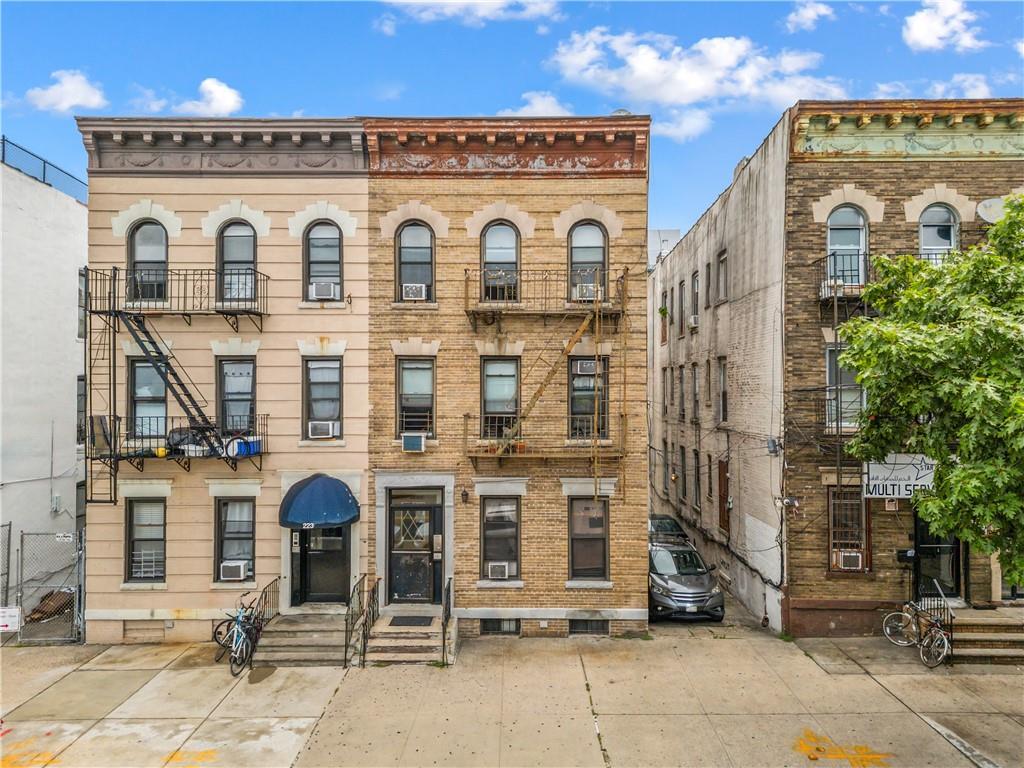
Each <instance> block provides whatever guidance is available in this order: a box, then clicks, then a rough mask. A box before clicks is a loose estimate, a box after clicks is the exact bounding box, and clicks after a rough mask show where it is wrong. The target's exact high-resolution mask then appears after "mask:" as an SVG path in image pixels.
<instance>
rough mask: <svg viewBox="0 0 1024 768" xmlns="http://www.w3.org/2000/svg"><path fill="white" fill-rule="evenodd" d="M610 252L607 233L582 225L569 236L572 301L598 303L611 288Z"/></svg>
mask: <svg viewBox="0 0 1024 768" xmlns="http://www.w3.org/2000/svg"><path fill="white" fill-rule="evenodd" d="M607 249H608V244H607V240H606V238H605V233H604V230H603V229H601V227H599V226H598V225H597V224H594V223H593V222H582V223H580V224H577V225H576V226H574V227H573V228H572V231H571V232H570V233H569V300H570V301H595V300H599V299H601V298H602V294H603V291H604V289H605V288H606V287H607V277H608V276H607V273H606V262H607V257H608V254H607Z"/></svg>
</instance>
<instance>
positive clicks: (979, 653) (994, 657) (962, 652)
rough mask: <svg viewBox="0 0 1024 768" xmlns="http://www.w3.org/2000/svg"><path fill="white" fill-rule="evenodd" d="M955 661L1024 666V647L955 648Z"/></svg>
mask: <svg viewBox="0 0 1024 768" xmlns="http://www.w3.org/2000/svg"><path fill="white" fill-rule="evenodd" d="M953 662H954V663H956V662H959V663H961V664H1015V665H1017V666H1024V648H960V647H957V646H955V647H954V648H953Z"/></svg>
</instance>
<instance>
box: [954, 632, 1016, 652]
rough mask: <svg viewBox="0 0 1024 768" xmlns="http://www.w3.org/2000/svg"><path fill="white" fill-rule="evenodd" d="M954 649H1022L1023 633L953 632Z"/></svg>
mask: <svg viewBox="0 0 1024 768" xmlns="http://www.w3.org/2000/svg"><path fill="white" fill-rule="evenodd" d="M953 645H954V646H955V647H956V648H1024V632H963V633H961V632H957V631H955V629H954V632H953Z"/></svg>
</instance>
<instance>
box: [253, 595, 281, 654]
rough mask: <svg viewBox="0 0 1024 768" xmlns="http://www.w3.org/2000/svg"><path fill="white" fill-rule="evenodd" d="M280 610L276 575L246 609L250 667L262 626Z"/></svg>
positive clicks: (261, 634) (261, 632)
mask: <svg viewBox="0 0 1024 768" xmlns="http://www.w3.org/2000/svg"><path fill="white" fill-rule="evenodd" d="M280 612H281V578H280V577H276V578H274V579H271V580H270V582H269V583H268V584H267V585H266V586H265V587H263V589H261V590H260V594H259V596H258V597H257V598H256V599H255V600H254V601H253V603H252V605H251V606H250V607H249V609H248V611H247V616H248V619H249V621H250V622H251V623H252V635H251V637H250V639H251V640H252V650H251V651H250V652H249V667H250V668H251V667H252V661H253V658H254V657H255V656H256V648H257V646H259V643H260V638H261V637H262V636H263V628H264V627H266V626H267V624H269V623H270V622H271V620H272V619H273V618H274V617H275V616H277V615H278V614H279V613H280Z"/></svg>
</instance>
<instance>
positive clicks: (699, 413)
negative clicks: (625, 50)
mask: <svg viewBox="0 0 1024 768" xmlns="http://www.w3.org/2000/svg"><path fill="white" fill-rule="evenodd" d="M1022 140H1024V101H1022V100H1019V99H1007V100H984V101H934V102H929V101H921V102H907V101H872V102H800V103H798V104H797V105H796V106H794V107H793V108H792V109H790V110H788V111H787V112H786V113H785V114H784V115H783V116H782V119H781V120H780V121H779V123H778V124H777V125H776V127H775V128H774V129H773V131H772V132H771V133H770V134H769V135H768V137H767V138H766V139H765V140H764V142H763V143H762V145H761V146H760V147H759V148H758V149H757V151H756V152H755V153H754V154H753V156H751V157H750V158H745V159H744V160H743V161H741V163H740V164H739V165H738V166H737V169H736V173H735V175H734V180H733V183H732V184H731V185H730V187H729V188H728V189H727V190H726V191H725V192H724V193H723V194H722V195H720V196H719V198H718V200H716V202H715V203H714V204H713V205H712V206H711V208H709V209H708V211H707V212H706V213H705V214H704V215H703V216H702V217H701V218H700V220H699V221H698V222H697V223H696V224H695V225H694V226H693V228H692V229H691V230H690V231H689V232H688V233H687V234H686V235H685V236H684V237H683V239H682V240H681V241H680V242H679V243H678V244H677V245H676V246H675V248H674V249H673V250H672V251H671V253H669V254H667V255H666V256H664V257H663V258H661V259H659V261H658V264H657V265H656V266H655V267H654V268H653V270H652V273H651V279H650V283H649V286H648V292H649V300H650V302H651V306H652V312H651V314H650V318H651V320H650V325H651V327H650V332H651V333H652V335H653V336H654V338H655V339H657V341H654V340H652V343H651V351H650V363H649V367H650V381H651V392H652V424H653V425H654V426H653V429H652V436H651V450H652V455H653V456H656V457H657V461H652V475H651V486H652V489H653V490H652V496H653V497H654V509H655V511H673V512H676V513H678V514H679V516H680V517H681V518H682V520H683V522H684V524H685V525H686V526H687V527H688V528H689V529H690V530H691V533H693V534H694V539H695V541H696V543H697V546H698V547H699V548H700V549H701V550H702V551H703V552H704V554H705V555H706V556H707V557H708V559H709V560H711V561H712V562H717V563H719V564H720V565H721V568H722V571H721V573H722V577H723V580H724V581H726V582H727V583H728V584H729V586H730V589H731V590H732V592H733V593H734V594H735V595H737V596H738V597H739V598H740V599H741V600H742V601H743V602H744V603H745V604H746V605H747V606H748V607H749V608H750V609H751V610H753V611H755V612H756V613H759V614H763V615H764V616H765V617H766V619H767V621H768V622H769V623H770V624H771V625H772V626H774V627H775V628H777V629H785V630H786V631H789V632H791V633H793V634H796V635H813V634H851V633H854V634H856V633H863V632H871V631H877V628H878V625H879V619H880V615H881V613H880V612H881V611H883V610H885V609H887V608H888V607H889V606H891V605H893V604H895V603H897V602H898V601H900V600H903V599H906V597H908V596H909V595H911V594H914V593H916V594H925V593H928V592H929V590H934V583H935V582H936V581H937V582H938V584H939V585H940V587H941V589H942V590H943V592H944V593H945V594H946V595H947V597H951V598H955V599H962V600H964V601H966V602H968V603H971V602H973V603H977V602H987V601H990V600H996V601H998V600H1000V599H1001V598H1002V597H1003V593H1004V589H1003V585H1002V584H1001V579H1000V577H999V573H998V564H997V563H995V562H994V560H993V559H991V558H989V557H987V556H981V555H978V554H977V553H971V552H970V551H968V548H967V547H966V546H963V545H961V544H960V542H958V541H956V540H953V539H940V538H938V537H936V536H934V535H932V534H930V532H929V531H928V530H927V528H926V526H925V525H924V524H922V523H920V522H919V521H918V520H917V518H916V516H915V514H914V510H913V507H912V505H911V503H910V500H909V498H906V497H907V496H909V493H907V488H905V487H900V486H903V485H905V484H906V483H910V484H912V483H913V482H915V481H916V480H921V482H926V481H927V473H928V467H927V462H925V461H923V457H912V456H904V455H897V456H894V457H890V458H891V461H890V462H888V463H885V464H882V465H876V466H875V467H874V468H873V470H872V471H871V472H868V468H866V467H863V466H861V465H858V464H857V463H855V462H852V461H851V460H850V458H849V457H848V456H847V455H845V453H844V451H843V445H844V444H845V442H846V439H847V438H848V437H849V436H850V435H851V434H852V433H853V431H854V430H855V428H856V426H855V425H856V421H857V415H858V413H859V411H860V407H861V403H862V398H863V394H862V392H861V391H860V389H859V388H858V387H857V385H856V383H855V382H854V380H853V372H850V371H844V370H842V369H841V368H839V367H838V365H837V363H836V362H835V360H836V356H837V355H838V353H839V352H840V351H841V346H840V345H839V342H838V341H837V334H836V328H837V327H838V326H839V325H840V324H841V323H842V322H843V320H845V319H846V318H848V317H850V316H852V315H853V314H854V313H863V312H870V311H871V310H870V308H869V307H865V306H864V304H863V302H861V301H860V292H861V288H862V286H863V285H864V283H865V282H866V281H867V280H869V279H870V274H871V271H870V270H871V266H870V265H871V256H872V254H896V253H915V254H918V255H920V256H921V257H922V258H928V259H941V258H942V254H943V253H944V252H945V251H947V250H950V249H953V248H960V247H966V246H969V245H971V244H974V243H977V242H978V241H979V240H981V239H982V238H983V237H984V233H985V227H986V222H985V221H984V220H983V218H982V216H981V215H979V209H978V204H979V203H981V202H982V201H984V200H989V199H993V198H999V197H1002V196H1004V195H1007V194H1009V193H1011V192H1013V191H1017V192H1020V191H1024V190H1022V181H1024V151H1022V149H1021V147H1022ZM659 307H664V308H665V311H664V313H662V314H659V313H658V312H657V311H656V310H657V309H658V308H659ZM659 342H660V343H659ZM921 478H924V479H923V480H922V479H921ZM880 483H881V484H882V485H887V487H886V488H882V487H880ZM907 549H914V550H915V552H916V558H914V559H913V561H912V562H908V563H903V562H899V561H898V559H897V552H898V551H899V550H907ZM933 580H934V581H933Z"/></svg>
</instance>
